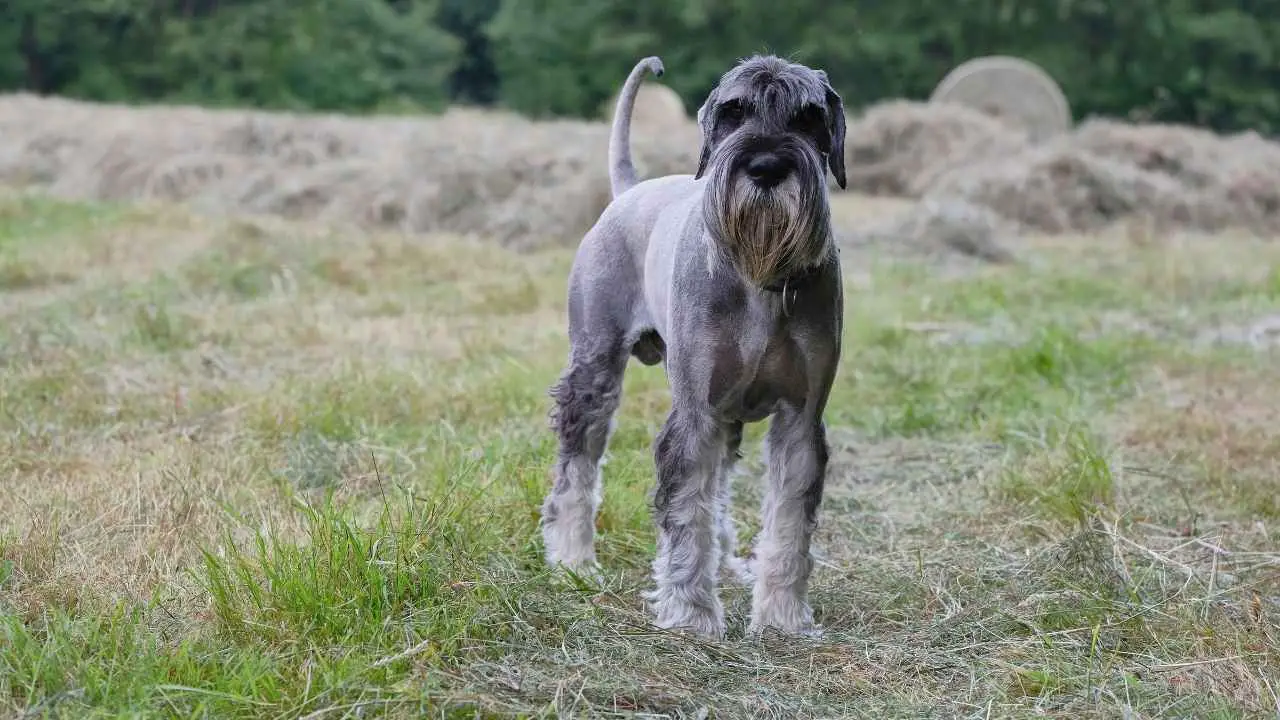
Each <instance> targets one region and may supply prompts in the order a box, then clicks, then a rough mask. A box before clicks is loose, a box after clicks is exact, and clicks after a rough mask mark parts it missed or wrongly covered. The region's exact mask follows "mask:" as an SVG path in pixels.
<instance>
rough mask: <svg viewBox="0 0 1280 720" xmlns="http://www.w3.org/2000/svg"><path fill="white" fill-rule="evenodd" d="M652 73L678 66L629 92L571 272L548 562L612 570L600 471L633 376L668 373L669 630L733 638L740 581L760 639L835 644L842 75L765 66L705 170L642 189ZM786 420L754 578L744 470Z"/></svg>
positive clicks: (738, 69) (733, 109) (705, 132)
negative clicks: (755, 428) (827, 617)
mask: <svg viewBox="0 0 1280 720" xmlns="http://www.w3.org/2000/svg"><path fill="white" fill-rule="evenodd" d="M646 70H648V71H650V72H652V73H653V74H654V75H656V76H661V75H662V73H663V66H662V62H661V60H659V59H658V58H657V57H649V58H645V59H644V60H642V61H640V62H639V63H638V64H637V65H636V66H635V68H634V69H633V70H632V71H631V73H630V75H629V76H628V77H627V80H626V82H625V83H624V84H623V90H622V92H621V93H620V95H619V98H618V101H617V110H616V112H615V115H614V122H613V127H612V133H611V135H610V140H609V172H610V183H611V186H612V194H613V200H612V202H611V203H610V204H609V206H608V207H607V208H606V209H605V210H604V211H603V213H602V214H601V216H600V218H599V220H598V221H597V222H596V224H595V225H594V227H592V228H591V229H590V230H589V231H588V232H587V233H586V235H585V236H584V238H583V240H582V243H581V245H580V246H579V248H578V252H577V256H576V258H575V260H574V264H573V268H572V270H571V272H570V274H569V282H568V315H569V327H568V331H569V333H568V334H569V344H570V350H569V358H568V363H567V365H566V367H565V369H564V372H563V374H562V375H561V376H560V378H559V381H558V382H557V383H556V384H555V385H554V387H552V389H551V393H550V394H551V396H552V398H553V399H554V408H553V409H552V411H551V424H552V427H553V429H554V430H555V432H556V434H557V436H558V439H559V457H558V459H557V462H556V466H555V482H554V486H553V487H552V489H551V491H550V493H549V494H548V496H547V498H546V500H545V502H544V504H543V508H542V532H543V539H544V541H545V543H546V558H547V561H548V562H549V563H551V564H552V565H557V564H562V565H565V566H569V567H572V568H574V569H577V570H581V571H587V572H594V571H595V569H596V567H597V565H596V557H595V550H594V526H595V516H596V512H597V509H598V507H599V503H600V492H601V478H600V465H601V462H602V457H603V454H604V451H605V447H606V445H607V444H608V442H609V437H610V434H611V432H612V430H613V426H614V413H615V411H616V410H617V408H618V404H619V399H620V395H621V386H622V378H623V373H624V371H625V369H626V365H627V362H628V360H629V358H630V357H631V356H634V357H635V358H637V359H638V360H639V361H640V362H642V363H644V364H645V365H655V364H657V363H659V362H662V363H664V367H665V370H666V374H667V380H668V384H669V387H670V390H671V410H670V413H669V414H668V416H667V419H666V423H665V425H664V426H663V427H662V430H661V431H660V432H659V433H658V434H657V437H656V439H655V442H654V446H653V453H654V461H655V464H656V468H657V488H656V491H655V494H654V500H653V506H654V518H655V521H656V524H657V530H658V542H657V545H658V549H657V557H656V558H655V560H654V563H653V578H654V581H655V584H656V589H654V590H653V591H652V592H650V593H648V600H649V603H650V609H651V611H652V612H653V614H654V616H655V624H656V625H657V626H659V627H662V628H669V629H679V630H683V631H689V632H693V633H695V634H698V635H702V636H708V637H713V638H719V637H723V636H724V632H725V621H724V608H723V605H722V604H721V602H720V599H719V597H718V595H717V592H716V579H717V574H718V572H719V569H720V567H721V564H722V563H723V564H724V565H725V566H726V567H727V569H729V570H730V571H731V572H732V573H734V574H735V575H736V576H737V579H738V580H739V581H741V582H743V583H754V587H753V589H752V607H751V619H750V624H749V627H748V632H749V634H752V635H756V634H759V633H760V632H762V631H764V630H765V629H766V628H774V629H776V630H780V631H782V632H785V633H798V634H815V633H817V632H819V630H818V628H817V626H816V625H815V624H814V620H813V611H812V609H811V607H810V605H809V601H808V585H809V575H810V573H811V571H812V568H813V561H812V558H811V556H810V547H809V546H810V538H811V536H812V534H813V531H814V528H815V526H816V522H817V512H818V507H819V505H820V504H821V501H822V491H823V483H824V479H825V475H826V469H827V455H828V444H827V439H826V426H825V424H824V421H823V412H824V409H825V407H826V404H827V398H828V396H829V393H830V390H831V385H832V382H833V380H834V377H835V374H836V366H837V364H838V362H839V359H840V342H841V339H840V336H841V331H842V326H843V295H842V289H841V277H840V264H839V256H838V251H837V249H836V246H835V243H834V241H833V239H832V233H831V221H830V209H829V205H828V188H827V181H826V171H827V168H828V167H829V168H830V169H831V173H832V175H833V176H834V177H835V179H836V183H837V184H838V185H839V186H840V187H841V188H844V187H845V168H844V136H845V115H844V105H843V103H842V102H841V99H840V96H839V95H838V94H837V93H836V92H835V90H833V89H832V87H831V85H830V83H829V82H828V80H827V75H826V73H825V72H823V71H822V70H814V69H810V68H808V67H805V66H804V65H800V64H796V63H792V62H788V61H786V60H783V59H780V58H777V57H772V56H755V57H751V58H749V59H746V60H743V61H741V62H739V63H738V64H737V65H735V66H734V67H733V68H731V69H730V70H729V71H728V72H726V73H725V74H724V75H723V76H722V77H721V78H720V81H719V83H718V84H717V85H716V87H715V88H714V89H713V90H712V91H711V93H710V95H709V96H708V98H707V100H706V102H705V103H704V104H703V105H702V107H701V108H699V110H698V116H697V120H698V124H699V126H700V129H701V133H702V147H701V155H700V157H699V160H698V168H697V171H696V172H695V173H694V174H693V175H670V176H666V177H660V178H654V179H650V180H646V181H644V182H638V181H637V178H636V172H635V168H634V166H633V165H632V162H631V151H630V147H629V145H630V124H631V114H632V108H633V107H634V104H635V96H636V91H637V89H638V88H639V85H640V82H641V79H642V78H643V76H644V73H645V71H646ZM770 416H772V417H771V420H770V425H769V429H768V432H767V436H766V438H765V452H766V458H767V460H766V464H767V468H768V469H767V476H766V477H767V479H766V488H765V496H764V503H763V507H762V515H763V518H762V519H763V528H762V532H761V535H760V537H759V538H758V541H757V543H756V547H755V549H754V551H753V553H752V557H751V561H750V563H748V562H747V561H745V560H744V559H742V558H740V557H736V556H735V555H734V552H735V550H736V547H737V536H736V533H735V531H734V527H733V521H732V519H731V518H730V515H729V511H728V504H729V499H730V489H729V472H730V470H731V468H732V466H733V463H734V462H735V461H736V460H737V459H739V458H740V457H741V455H740V452H739V447H740V445H741V441H742V429H743V424H744V423H748V422H758V421H760V420H763V419H765V418H766V417H770Z"/></svg>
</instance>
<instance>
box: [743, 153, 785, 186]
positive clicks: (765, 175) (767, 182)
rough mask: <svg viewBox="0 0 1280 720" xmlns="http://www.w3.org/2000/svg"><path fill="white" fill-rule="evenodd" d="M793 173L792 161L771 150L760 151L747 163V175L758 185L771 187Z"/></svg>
mask: <svg viewBox="0 0 1280 720" xmlns="http://www.w3.org/2000/svg"><path fill="white" fill-rule="evenodd" d="M790 173H791V163H789V162H787V161H786V160H785V159H784V158H783V157H782V156H781V155H777V154H774V153H770V152H764V153H760V154H759V155H756V156H755V157H753V158H751V162H749V163H747V177H749V178H751V181H752V182H754V183H755V184H756V185H759V186H760V187H764V188H771V187H773V186H774V185H777V184H778V183H780V182H782V181H783V180H784V179H786V177H787V175H789V174H790Z"/></svg>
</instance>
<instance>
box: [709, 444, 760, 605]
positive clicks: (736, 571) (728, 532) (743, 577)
mask: <svg viewBox="0 0 1280 720" xmlns="http://www.w3.org/2000/svg"><path fill="white" fill-rule="evenodd" d="M742 427H743V423H741V422H735V423H733V424H731V425H730V426H729V428H728V430H727V433H728V437H727V442H726V447H725V454H724V459H723V460H721V461H720V477H719V482H718V485H717V487H716V528H717V532H718V538H719V541H720V561H721V564H722V565H723V566H724V568H725V569H726V570H728V571H729V575H730V576H731V577H732V579H733V580H734V581H736V582H739V583H742V584H744V585H749V584H751V581H752V580H753V577H752V575H751V571H750V569H749V568H748V567H747V561H746V560H744V559H743V558H741V557H738V554H737V553H738V531H737V529H736V528H735V527H734V525H733V514H732V511H731V508H732V506H733V470H734V466H735V465H736V464H737V462H738V460H740V459H742V454H741V450H742Z"/></svg>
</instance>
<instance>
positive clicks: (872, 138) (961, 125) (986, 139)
mask: <svg viewBox="0 0 1280 720" xmlns="http://www.w3.org/2000/svg"><path fill="white" fill-rule="evenodd" d="M1027 143H1028V139H1027V135H1026V133H1025V132H1023V131H1022V130H1021V129H1019V128H1017V127H1015V126H1012V125H1009V124H1006V123H1004V122H1001V121H1000V120H997V119H996V118H993V117H991V116H989V115H986V114H984V113H981V112H978V111H977V110H971V109H969V108H967V107H965V106H963V105H954V104H943V103H938V104H928V103H919V102H910V101H906V100H894V101H890V102H885V103H881V104H878V105H873V106H871V107H870V108H868V109H867V111H866V112H865V113H864V114H863V115H862V116H861V117H859V118H857V119H856V120H854V121H852V122H850V123H849V126H848V130H847V132H846V139H845V165H846V166H847V175H848V179H849V183H848V185H849V189H850V190H854V191H857V192H863V193H867V194H868V195H894V196H906V197H920V196H922V195H924V194H925V192H927V191H928V189H929V187H930V186H931V185H932V184H933V183H934V182H936V181H937V179H938V178H939V177H940V176H942V175H944V174H946V173H947V172H949V171H950V170H952V169H955V168H959V167H964V166H966V165H969V164H971V163H973V162H975V161H979V160H982V159H985V158H990V157H1001V156H1004V155H1008V154H1010V153H1016V152H1019V151H1021V150H1022V149H1023V148H1025V147H1026V146H1027Z"/></svg>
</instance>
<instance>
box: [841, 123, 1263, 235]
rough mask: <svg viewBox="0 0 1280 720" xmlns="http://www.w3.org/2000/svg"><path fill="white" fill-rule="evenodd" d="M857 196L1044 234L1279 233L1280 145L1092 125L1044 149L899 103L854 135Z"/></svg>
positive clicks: (996, 127)
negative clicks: (1150, 225)
mask: <svg viewBox="0 0 1280 720" xmlns="http://www.w3.org/2000/svg"><path fill="white" fill-rule="evenodd" d="M849 135H850V140H849V142H848V145H849V153H848V155H849V157H848V160H849V163H850V165H851V167H852V168H854V170H853V171H852V173H851V178H852V179H851V187H853V188H855V189H858V190H861V191H865V192H872V193H876V194H894V195H907V196H911V197H926V198H933V199H936V200H939V201H955V200H963V201H966V202H968V203H971V204H975V205H979V206H983V207H986V208H989V209H991V210H993V211H995V212H996V213H998V214H999V215H1001V216H1003V217H1004V218H1005V219H1006V220H1009V221H1014V222H1017V223H1019V224H1021V225H1022V226H1023V227H1025V228H1027V229H1030V230H1032V231H1036V232H1045V233H1068V234H1071V233H1087V232H1094V231H1097V230H1100V229H1103V228H1106V227H1109V226H1111V225H1113V224H1114V223H1116V222H1117V221H1123V220H1128V219H1131V218H1135V217H1136V218H1149V219H1150V220H1152V221H1153V222H1155V223H1157V224H1159V225H1160V226H1162V227H1163V228H1165V229H1167V230H1187V229H1194V230H1202V231H1218V230H1225V229H1233V228H1234V229H1245V230H1249V231H1252V232H1255V233H1258V234H1261V235H1267V236H1270V235H1274V234H1275V233H1276V232H1280V190H1277V188H1280V170H1277V168H1280V143H1275V142H1270V141H1267V140H1264V139H1262V138H1261V137H1259V136H1258V135H1257V134H1256V133H1245V134H1241V135H1236V136H1229V137H1223V136H1218V135H1215V134H1213V133H1211V132H1208V131H1205V130H1200V129H1196V128H1188V127H1179V126H1172V125H1140V124H1131V123H1123V122H1117V121H1111V120H1089V121H1086V122H1084V123H1082V124H1080V125H1079V126H1077V127H1076V128H1074V129H1073V130H1072V131H1071V132H1069V133H1067V134H1065V135H1062V136H1059V137H1055V138H1053V139H1052V140H1051V141H1049V142H1047V143H1044V144H1033V143H1029V142H1028V141H1027V138H1026V137H1025V135H1024V134H1022V133H1021V132H1020V131H1017V130H1015V129H1013V128H1011V127H1008V126H1007V125H1005V124H1004V123H1001V122H1000V121H999V120H996V119H994V118H989V117H987V116H985V115H982V114H981V113H978V112H976V111H973V110H969V109H967V108H964V107H958V106H951V105H946V104H926V103H918V102H907V101H896V102H891V103H885V104H881V105H877V106H874V107H872V108H870V109H868V110H867V111H866V112H865V113H863V115H862V116H861V117H859V118H857V119H856V120H855V121H854V122H852V123H851V125H850V128H849Z"/></svg>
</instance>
